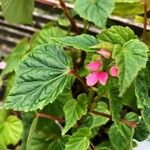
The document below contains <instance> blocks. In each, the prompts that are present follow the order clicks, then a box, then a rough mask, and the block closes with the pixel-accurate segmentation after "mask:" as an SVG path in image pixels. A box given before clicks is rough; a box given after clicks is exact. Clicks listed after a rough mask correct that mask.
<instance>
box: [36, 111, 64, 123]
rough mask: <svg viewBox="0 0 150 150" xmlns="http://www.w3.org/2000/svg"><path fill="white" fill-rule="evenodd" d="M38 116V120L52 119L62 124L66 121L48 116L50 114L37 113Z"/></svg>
mask: <svg viewBox="0 0 150 150" xmlns="http://www.w3.org/2000/svg"><path fill="white" fill-rule="evenodd" d="M36 116H37V117H38V118H47V119H51V120H57V121H59V122H61V123H63V122H65V120H64V119H62V118H59V117H56V116H53V115H48V114H43V113H37V114H36Z"/></svg>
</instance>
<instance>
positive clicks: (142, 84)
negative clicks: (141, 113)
mask: <svg viewBox="0 0 150 150" xmlns="http://www.w3.org/2000/svg"><path fill="white" fill-rule="evenodd" d="M134 85H135V94H136V97H137V106H138V108H139V109H143V108H144V106H150V101H149V96H148V89H147V86H146V81H145V74H144V72H140V73H139V75H138V76H137V78H136V80H135V83H134Z"/></svg>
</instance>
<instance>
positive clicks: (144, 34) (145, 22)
mask: <svg viewBox="0 0 150 150" xmlns="http://www.w3.org/2000/svg"><path fill="white" fill-rule="evenodd" d="M143 2H144V3H143V6H144V23H143V26H144V29H143V40H144V43H146V44H147V5H148V2H147V0H144V1H143Z"/></svg>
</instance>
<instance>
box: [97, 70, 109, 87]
mask: <svg viewBox="0 0 150 150" xmlns="http://www.w3.org/2000/svg"><path fill="white" fill-rule="evenodd" d="M98 80H99V82H100V84H102V85H106V83H107V80H108V74H107V72H99V74H98Z"/></svg>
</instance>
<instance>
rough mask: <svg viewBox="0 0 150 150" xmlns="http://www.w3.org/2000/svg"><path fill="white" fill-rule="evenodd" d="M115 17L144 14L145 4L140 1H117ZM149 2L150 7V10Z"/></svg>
mask: <svg viewBox="0 0 150 150" xmlns="http://www.w3.org/2000/svg"><path fill="white" fill-rule="evenodd" d="M115 1H116V3H115V9H114V11H113V14H114V15H119V16H125V17H127V16H134V15H137V14H142V13H143V10H144V9H143V3H142V2H141V1H140V0H115ZM149 2H150V1H149V0H148V7H149V8H150V4H149Z"/></svg>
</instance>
